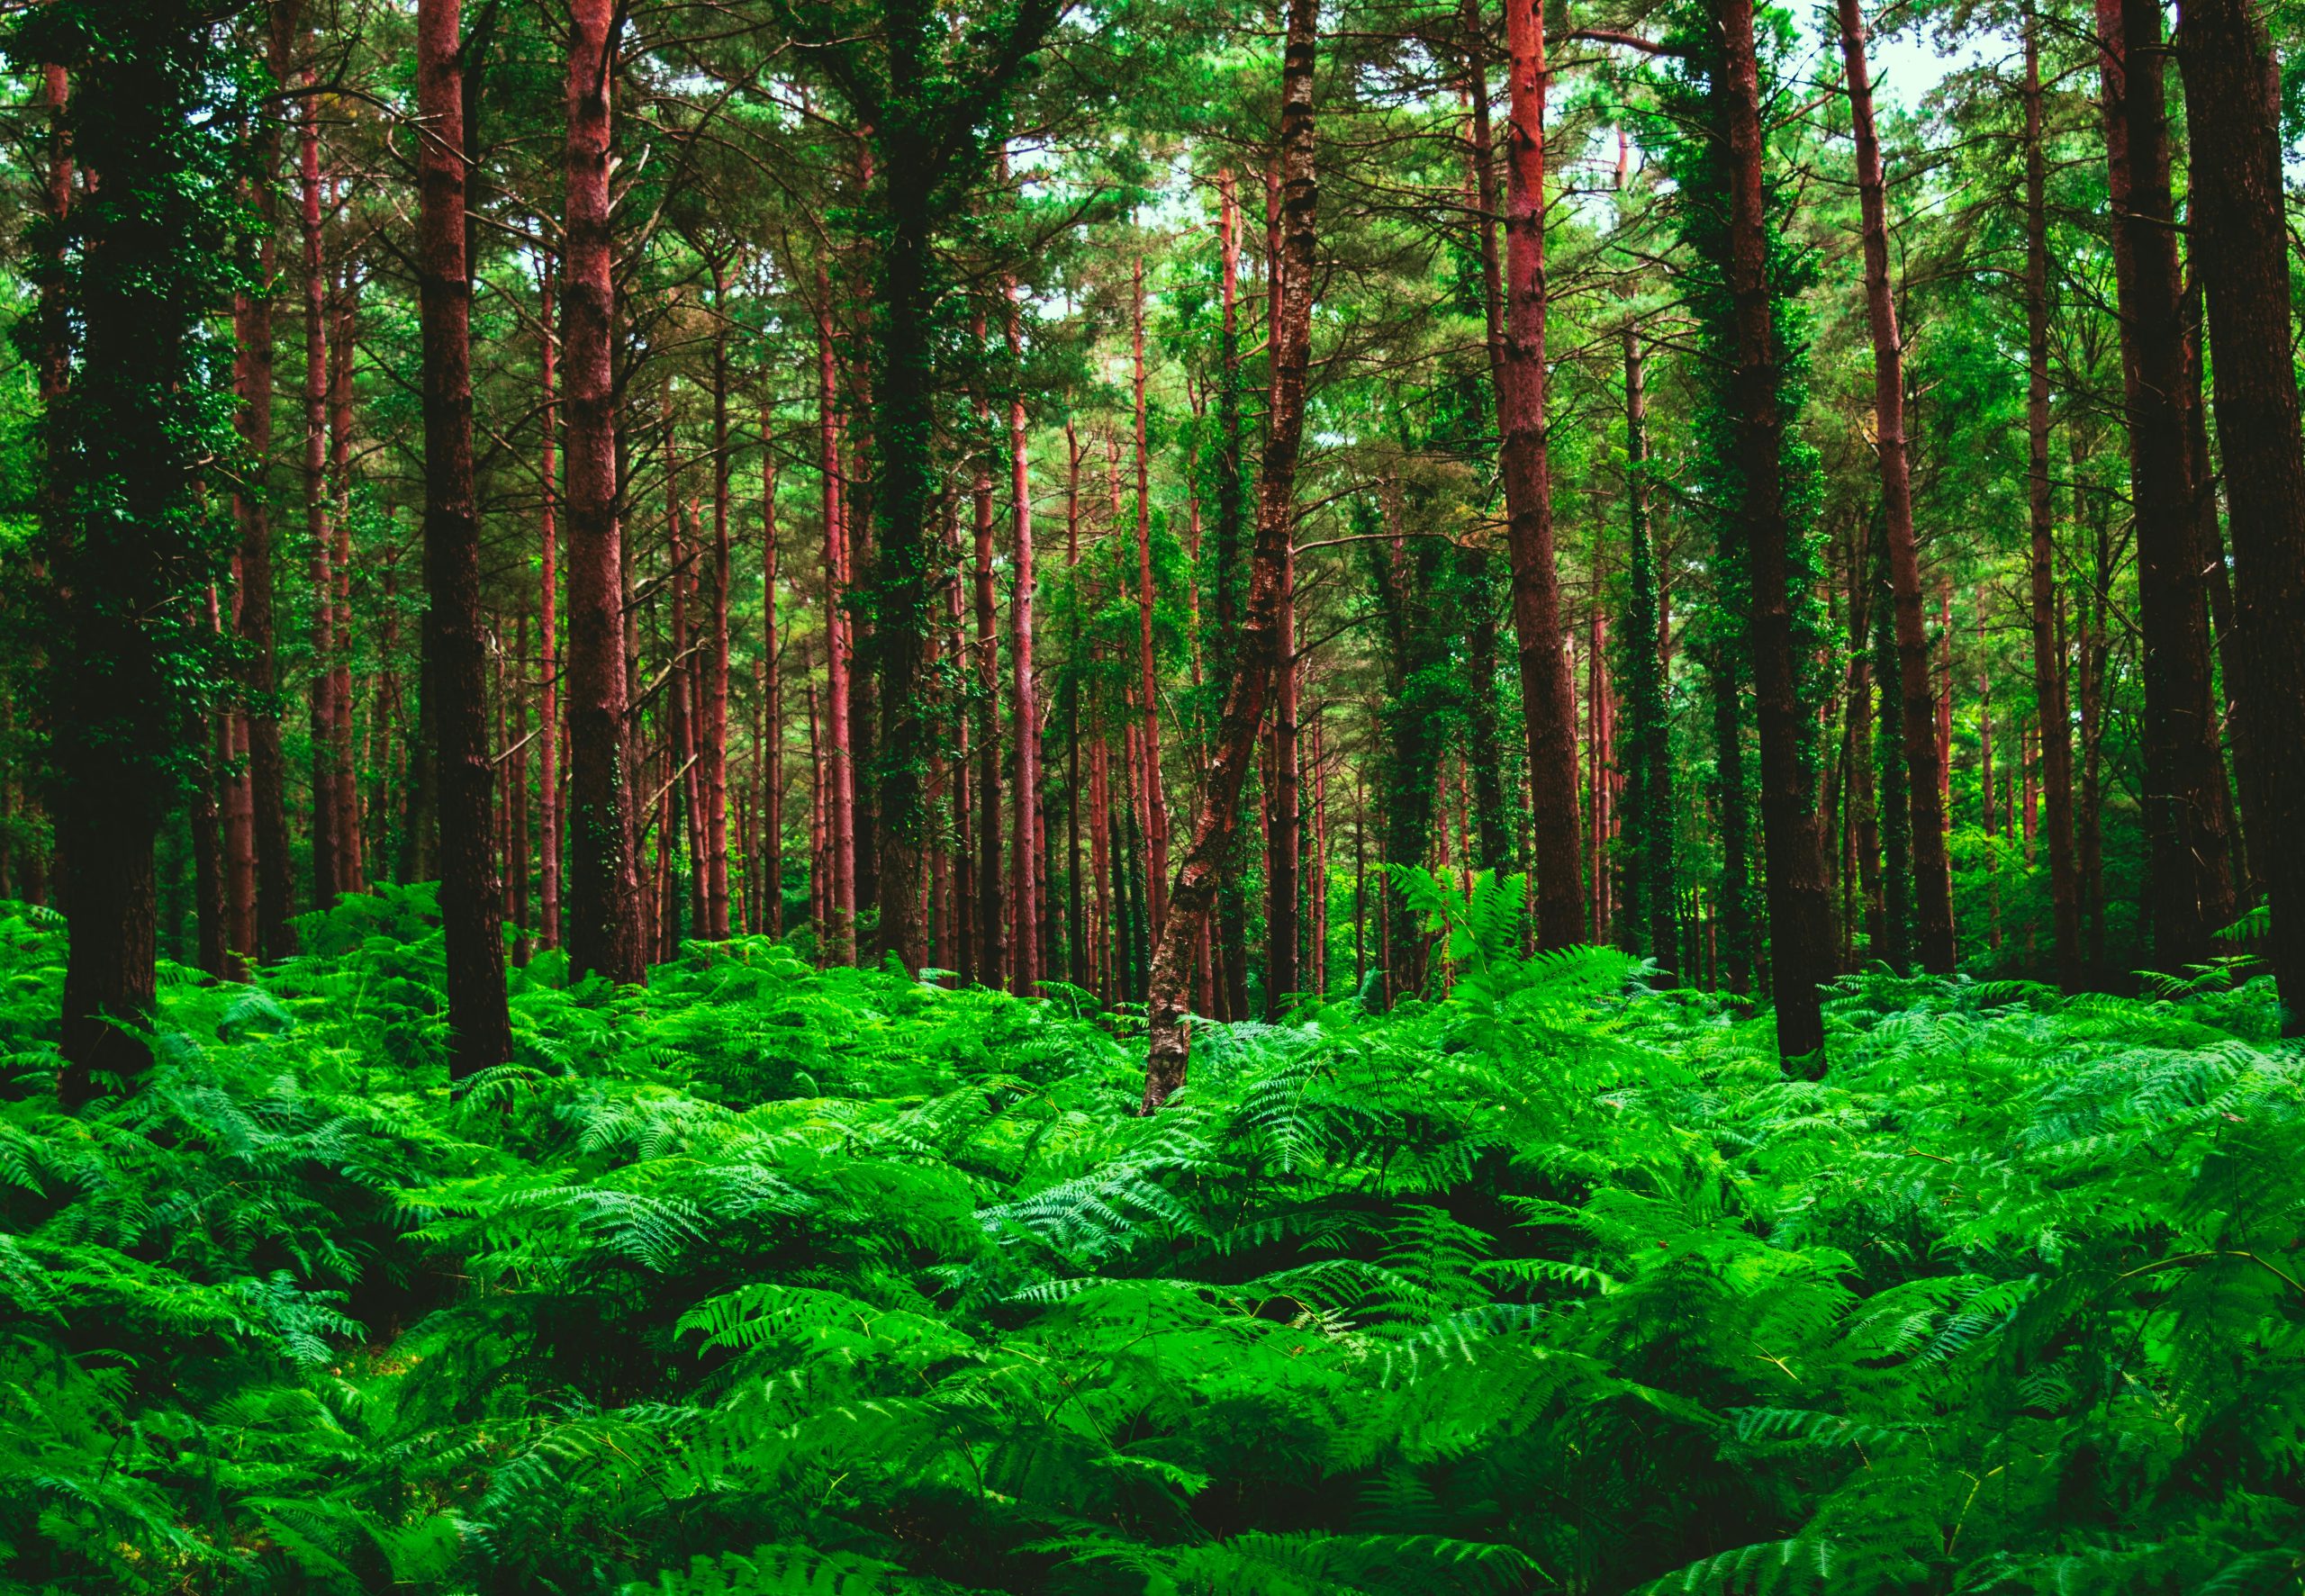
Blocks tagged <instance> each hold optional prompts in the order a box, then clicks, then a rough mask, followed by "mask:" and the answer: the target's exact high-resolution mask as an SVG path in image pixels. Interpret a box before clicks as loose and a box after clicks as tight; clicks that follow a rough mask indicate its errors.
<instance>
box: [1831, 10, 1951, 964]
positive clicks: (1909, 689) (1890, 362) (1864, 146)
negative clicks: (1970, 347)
mask: <svg viewBox="0 0 2305 1596" xmlns="http://www.w3.org/2000/svg"><path fill="white" fill-rule="evenodd" d="M1838 3H1839V8H1840V39H1841V59H1842V61H1843V64H1844V66H1845V68H1846V70H1847V72H1848V83H1849V119H1850V122H1851V123H1852V124H1853V126H1854V128H1855V131H1856V135H1857V181H1858V200H1859V211H1860V213H1861V219H1862V225H1863V228H1864V233H1865V308H1866V316H1867V321H1868V323H1869V324H1870V326H1871V329H1872V333H1873V412H1874V421H1875V427H1874V430H1875V436H1876V443H1875V448H1876V452H1877V454H1878V455H1879V458H1880V462H1881V500H1882V508H1883V510H1884V512H1885V520H1886V522H1887V528H1888V536H1889V546H1888V559H1889V588H1890V597H1891V601H1892V602H1893V603H1894V606H1895V609H1894V618H1895V622H1896V636H1897V681H1898V685H1899V688H1900V690H1901V692H1902V696H1903V705H1904V720H1903V726H1904V758H1905V782H1904V786H1905V798H1906V802H1907V803H1908V805H1909V806H1910V807H1911V828H1910V830H1909V831H1908V833H1907V835H1908V836H1910V838H1911V839H1912V844H1911V845H1912V884H1913V909H1914V916H1915V920H1916V925H1915V931H1916V933H1917V934H1918V940H1919V942H1920V948H1919V951H1920V954H1921V967H1922V968H1923V969H1928V970H1930V972H1932V973H1934V974H1937V975H1949V974H1951V973H1952V969H1953V964H1954V960H1955V958H1956V954H1955V951H1954V942H1953V879H1952V866H1951V861H1949V860H1948V857H1947V855H1946V852H1945V808H1944V797H1943V795H1944V779H1943V771H1942V770H1941V768H1940V763H1939V750H1938V745H1937V738H1936V735H1935V732H1934V729H1933V726H1932V722H1933V720H1934V718H1935V712H1936V704H1935V698H1934V695H1933V694H1932V693H1931V692H1930V672H1929V630H1928V627H1927V626H1926V624H1925V623H1924V622H1923V620H1922V618H1921V560H1920V555H1919V553H1918V550H1917V547H1916V544H1915V541H1914V537H1913V524H1912V467H1911V464H1910V462H1909V460H1908V458H1907V454H1906V440H1905V368H1904V343H1903V338H1902V337H1901V335H1900V334H1899V332H1898V329H1897V308H1896V301H1895V298H1894V295H1893V294H1892V293H1891V292H1890V285H1889V224H1888V193H1887V185H1886V182H1885V178H1884V176H1883V173H1882V168H1881V139H1880V134H1879V132H1878V131H1876V126H1875V122H1874V116H1873V87H1872V79H1871V76H1870V73H1869V72H1868V70H1867V63H1866V59H1865V21H1864V17H1863V15H1862V14H1861V13H1860V12H1859V10H1858V0H1838ZM1882 687H1883V690H1887V687H1888V682H1887V680H1886V679H1885V678H1884V680H1883V681H1882Z"/></svg>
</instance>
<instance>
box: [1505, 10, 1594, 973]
mask: <svg viewBox="0 0 2305 1596" xmlns="http://www.w3.org/2000/svg"><path fill="white" fill-rule="evenodd" d="M1505 43H1506V49H1507V51H1508V53H1509V55H1510V57H1511V66H1510V73H1509V83H1510V87H1511V107H1512V109H1511V115H1510V118H1509V121H1508V125H1507V135H1506V158H1505V358H1504V360H1503V362H1502V364H1501V365H1499V367H1498V372H1497V384H1496V416H1497V423H1498V426H1499V428H1500V429H1501V431H1502V434H1503V441H1502V463H1503V468H1504V469H1503V475H1504V478H1505V513H1506V517H1507V521H1506V540H1507V544H1508V546H1509V547H1510V549H1511V553H1512V561H1513V620H1514V627H1515V629H1516V630H1517V631H1518V633H1519V636H1520V645H1521V702H1522V709H1523V715H1524V716H1525V717H1526V719H1527V721H1528V732H1529V786H1530V798H1531V803H1532V809H1533V811H1534V816H1535V834H1536V836H1535V840H1536V858H1535V861H1534V862H1535V866H1536V892H1537V927H1536V929H1537V942H1538V943H1539V945H1540V946H1542V947H1547V948H1558V947H1565V946H1567V945H1568V944H1569V943H1571V942H1575V941H1577V937H1578V935H1579V933H1581V931H1582V929H1583V924H1584V913H1583V907H1584V906H1583V905H1582V904H1581V903H1580V902H1579V901H1578V900H1579V898H1580V897H1581V894H1580V893H1579V892H1578V890H1577V888H1578V880H1577V878H1578V876H1579V874H1580V873H1581V870H1580V864H1581V861H1580V860H1579V859H1578V857H1577V855H1578V852H1579V851H1580V850H1579V848H1578V839H1579V837H1580V835H1581V828H1580V826H1579V825H1578V821H1577V691H1576V687H1575V685H1574V683H1572V682H1571V681H1570V680H1569V674H1568V655H1567V654H1566V653H1565V652H1564V650H1563V648H1562V646H1561V629H1560V573H1559V570H1558V568H1557V567H1556V565H1555V563H1554V554H1553V528H1552V480H1551V464H1550V457H1549V455H1548V445H1547V440H1546V420H1545V385H1546V378H1545V311H1546V294H1547V289H1546V284H1545V235H1544V212H1545V198H1544V186H1545V184H1544V178H1545V140H1544V115H1545V94H1546V88H1547V83H1548V71H1547V68H1546V65H1545V38H1544V14H1543V12H1542V10H1541V7H1540V5H1538V3H1537V0H1505Z"/></svg>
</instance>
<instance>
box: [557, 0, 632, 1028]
mask: <svg viewBox="0 0 2305 1596" xmlns="http://www.w3.org/2000/svg"><path fill="white" fill-rule="evenodd" d="M618 15H619V14H618V12H617V9H616V7H615V6H614V5H612V4H611V0H572V3H571V5H570V7H569V32H568V79H567V104H568V141H567V178H566V182H567V199H566V210H567V214H566V218H565V227H564V229H563V235H562V237H563V248H564V251H565V255H564V259H563V263H562V269H563V274H564V275H563V279H562V284H561V336H560V353H561V358H562V360H563V362H564V363H565V365H566V368H567V390H566V392H565V425H566V429H567V435H566V448H567V467H566V470H567V487H566V492H567V501H568V502H567V508H568V548H567V583H568V639H567V650H568V652H567V665H566V671H565V681H566V683H567V695H568V788H569V792H568V832H569V836H568V856H569V857H568V867H569V868H568V877H567V880H566V883H565V886H566V894H565V902H564V903H563V905H562V917H563V921H564V924H563V926H562V930H563V933H564V935H565V940H566V942H567V946H568V959H569V971H570V973H571V974H572V975H574V976H576V977H580V978H581V977H583V976H585V975H589V974H592V973H593V972H595V971H597V972H598V973H600V974H601V975H604V976H606V977H607V978H609V979H610V980H611V981H617V982H637V981H642V980H645V979H646V978H647V966H646V950H645V946H644V944H643V942H642V940H641V933H640V881H639V872H638V869H637V864H636V862H635V860H634V837H633V816H632V795H631V792H630V789H629V775H628V767H627V765H626V762H625V748H624V730H625V728H624V718H625V702H626V692H627V687H626V681H627V678H626V672H627V661H626V657H625V645H624V615H623V609H624V596H623V595H624V585H623V554H622V542H623V539H622V536H621V531H620V528H619V527H618V525H617V446H616V415H615V403H616V398H615V383H614V376H613V372H612V369H611V355H610V345H611V338H610V328H611V326H612V324H613V321H614V318H615V314H616V288H615V282H614V277H613V275H612V270H611V266H612V263H611V260H610V225H611V221H610V193H609V155H610V150H609V144H610V90H611V86H612V84H613V82H614V78H615V55H616V40H615V38H614V37H613V32H614V30H615V28H616V19H617V17H618Z"/></svg>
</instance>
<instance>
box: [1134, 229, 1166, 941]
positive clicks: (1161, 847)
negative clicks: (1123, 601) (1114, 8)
mask: <svg viewBox="0 0 2305 1596" xmlns="http://www.w3.org/2000/svg"><path fill="white" fill-rule="evenodd" d="M1134 290H1135V292H1134V309H1135V317H1134V326H1133V328H1132V338H1133V348H1132V353H1133V359H1134V370H1135V380H1136V617H1137V628H1138V640H1137V670H1138V674H1139V677H1140V682H1139V687H1138V691H1139V693H1140V694H1141V695H1142V697H1141V700H1140V702H1139V705H1138V708H1141V709H1142V710H1143V716H1144V720H1143V740H1144V816H1145V822H1146V827H1145V834H1144V842H1145V851H1146V853H1147V856H1148V858H1147V863H1146V866H1145V868H1146V870H1147V871H1148V872H1149V874H1148V875H1147V876H1146V879H1145V885H1146V887H1147V888H1148V890H1149V897H1150V899H1151V920H1150V926H1151V930H1152V933H1153V935H1154V936H1158V935H1159V934H1160V933H1161V922H1162V920H1163V919H1165V918H1166V917H1167V915H1168V893H1169V804H1168V798H1167V797H1166V796H1165V795H1164V794H1163V793H1162V789H1161V694H1160V688H1159V686H1158V684H1157V678H1156V676H1155V662H1154V659H1153V598H1154V594H1153V494H1152V482H1151V477H1150V474H1149V463H1150V461H1151V458H1152V455H1151V453H1150V451H1149V450H1148V449H1147V448H1146V447H1145V438H1144V257H1143V256H1142V255H1139V256H1138V257H1136V276H1135V284H1134Z"/></svg>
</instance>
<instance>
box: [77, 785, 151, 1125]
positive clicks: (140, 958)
mask: <svg viewBox="0 0 2305 1596" xmlns="http://www.w3.org/2000/svg"><path fill="white" fill-rule="evenodd" d="M124 796H125V795H124ZM142 796H143V795H141V794H137V795H133V796H128V797H127V801H125V802H117V801H107V800H106V798H105V797H104V795H103V794H101V793H99V792H96V791H94V790H83V791H81V792H78V793H77V794H76V795H75V798H76V801H74V802H71V803H68V804H62V805H59V807H58V811H57V816H56V830H57V852H58V853H59V856H60V857H61V859H62V860H63V861H64V868H65V872H66V873H65V878H64V882H63V887H64V890H63V892H62V894H61V897H62V901H63V906H64V914H65V924H66V925H67V927H68V931H69V934H70V939H71V956H70V957H69V958H68V960H66V961H65V967H64V1017H63V1032H62V1036H61V1039H60V1047H59V1051H60V1052H61V1053H62V1055H63V1058H64V1068H63V1070H62V1072H61V1074H60V1075H59V1078H58V1082H57V1092H58V1096H60V1097H61V1098H62V1099H63V1103H64V1106H65V1107H67V1108H77V1107H78V1106H79V1105H82V1104H84V1103H86V1102H88V1101H89V1100H90V1099H91V1098H94V1097H96V1096H100V1095H102V1094H103V1093H104V1092H105V1091H106V1090H107V1089H108V1087H107V1084H106V1082H105V1080H104V1078H105V1077H112V1078H118V1079H121V1080H133V1079H134V1078H136V1077H137V1076H140V1075H141V1074H142V1073H143V1072H144V1071H145V1069H147V1068H149V1066H150V1064H151V1061H152V1054H151V1049H150V1048H149V1046H148V1045H147V1044H146V1042H145V1041H144V1039H143V1038H142V1037H141V1036H140V1035H139V1034H138V1032H139V1030H140V1028H142V1027H144V1026H146V1025H149V1024H150V1023H151V1020H152V1015H153V1014H154V1013H155V1012H156V1011H157V1010H158V1006H159V986H158V979H159V978H158V965H157V960H158V952H159V939H158V927H159V890H158V880H157V879H156V876H155V873H154V870H153V858H152V848H153V837H154V834H155V828H154V826H153V823H152V819H151V816H150V815H149V811H148V810H147V809H146V808H145V807H144V806H143V804H141V803H140V801H138V800H139V799H140V798H141V797H142Z"/></svg>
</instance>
